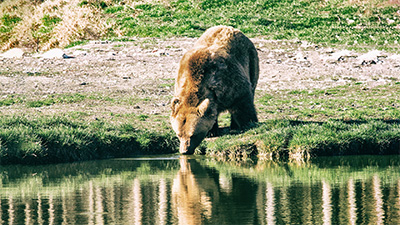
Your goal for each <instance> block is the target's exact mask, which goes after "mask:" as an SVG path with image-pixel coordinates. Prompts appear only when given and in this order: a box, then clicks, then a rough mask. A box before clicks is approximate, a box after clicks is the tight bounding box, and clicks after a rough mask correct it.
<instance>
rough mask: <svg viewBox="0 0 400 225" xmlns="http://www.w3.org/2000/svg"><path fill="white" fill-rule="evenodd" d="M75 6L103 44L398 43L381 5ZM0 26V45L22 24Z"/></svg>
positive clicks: (299, 0)
mask: <svg viewBox="0 0 400 225" xmlns="http://www.w3.org/2000/svg"><path fill="white" fill-rule="evenodd" d="M15 7H17V8H16V10H18V6H15ZM75 7H85V8H89V9H92V12H93V14H96V16H99V18H100V19H99V20H97V21H96V22H97V23H99V24H109V25H110V26H109V28H107V30H106V31H104V32H101V33H99V34H98V35H99V37H98V38H103V39H104V38H116V39H118V38H120V39H127V40H129V37H162V38H165V37H177V36H188V37H199V36H200V35H201V34H202V33H203V32H204V30H206V29H207V28H210V27H212V26H215V25H229V26H233V27H235V28H238V29H240V30H242V31H243V32H244V33H245V34H246V35H248V36H250V37H263V38H265V39H275V40H282V39H286V40H293V39H295V40H302V41H309V42H313V43H316V44H322V45H329V46H336V45H340V46H343V45H344V46H346V47H347V48H352V49H365V48H369V49H371V48H375V49H386V50H390V51H398V50H399V47H398V43H399V42H400V35H399V29H398V27H399V26H400V20H399V17H398V15H397V12H398V10H399V9H400V6H399V5H398V4H396V3H390V2H388V1H383V0H375V1H355V2H354V1H348V0H335V1H316V0H283V1H276V0H244V1H239V0H223V1H216V0H188V1H182V0H171V1H146V3H139V4H129V3H127V2H126V1H122V0H115V1H81V3H80V4H78V5H76V6H75ZM54 10H57V8H56V9H54ZM61 20H62V19H61V18H59V17H56V16H51V15H50V14H45V15H44V16H43V18H42V20H41V24H40V27H38V29H36V31H37V32H33V33H32V35H33V36H35V38H39V41H40V42H41V43H46V41H48V40H50V39H51V35H53V34H51V31H52V30H53V28H54V27H55V26H57V25H58V24H59V23H60V21H61ZM0 21H1V23H0V37H1V40H0V41H7V40H8V38H10V36H12V35H13V28H14V27H15V26H16V25H17V24H18V23H21V22H23V21H21V18H20V17H18V16H16V15H14V14H7V13H5V14H4V15H3V17H2V18H1V20H0ZM89 31H90V29H89V27H88V28H87V29H83V30H82V31H80V33H79V35H75V36H74V37H73V38H71V40H70V43H71V44H69V45H68V44H67V45H68V47H70V46H71V45H76V44H79V43H81V42H82V41H86V40H85V39H84V38H82V37H90V36H91V34H90V33H85V32H89ZM61 47H65V46H61Z"/></svg>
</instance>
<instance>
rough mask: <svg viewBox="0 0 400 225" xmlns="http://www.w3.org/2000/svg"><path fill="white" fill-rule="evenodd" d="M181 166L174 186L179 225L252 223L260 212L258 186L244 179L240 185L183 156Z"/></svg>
mask: <svg viewBox="0 0 400 225" xmlns="http://www.w3.org/2000/svg"><path fill="white" fill-rule="evenodd" d="M180 166H181V168H180V170H179V172H178V174H177V176H176V178H175V179H174V181H173V187H172V200H173V201H172V204H173V209H174V210H176V212H174V214H175V215H177V219H178V221H179V224H204V223H206V224H237V223H238V221H240V220H241V219H244V220H245V221H249V219H250V220H252V218H253V217H254V215H255V214H256V211H257V209H256V208H255V206H256V199H255V194H254V193H256V192H257V188H256V187H255V186H254V184H253V185H252V184H251V182H249V181H247V182H245V181H243V180H241V182H238V183H237V184H239V183H240V185H237V184H235V183H234V181H233V180H232V179H230V178H226V177H224V176H222V175H220V174H218V173H217V172H216V171H214V170H213V169H211V168H208V167H204V166H202V165H201V164H200V163H199V162H198V161H196V160H195V159H191V158H188V157H187V156H181V157H180ZM243 182H244V183H245V184H244V185H243ZM240 193H241V194H240Z"/></svg>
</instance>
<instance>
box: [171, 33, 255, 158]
mask: <svg viewBox="0 0 400 225" xmlns="http://www.w3.org/2000/svg"><path fill="white" fill-rule="evenodd" d="M258 73H259V65H258V55H257V50H256V48H255V47H254V45H253V43H252V42H251V41H250V40H249V39H248V38H247V37H246V36H245V35H244V34H243V33H242V32H241V31H239V30H237V29H234V28H232V27H228V26H216V27H212V28H210V29H208V30H206V31H205V33H204V34H203V35H202V36H201V37H200V38H199V39H198V40H197V41H196V42H195V44H194V47H193V48H192V49H191V50H189V51H188V52H186V53H185V54H184V56H183V57H182V59H181V61H180V65H179V71H178V76H177V78H176V81H175V94H174V97H173V99H172V101H171V110H172V113H171V124H172V128H173V130H174V131H175V132H176V134H177V136H178V138H179V141H180V147H179V151H180V153H182V154H193V153H194V150H195V148H196V147H197V146H198V145H199V144H200V143H201V141H202V140H203V139H204V138H205V137H206V135H207V133H208V132H210V133H211V135H215V134H216V132H217V131H218V121H217V120H218V115H219V113H220V112H223V111H226V110H228V112H229V113H230V114H231V125H230V128H231V129H235V130H236V129H241V128H243V127H245V126H247V125H249V124H250V123H252V122H257V114H256V109H255V107H254V91H255V89H256V85H257V80H258Z"/></svg>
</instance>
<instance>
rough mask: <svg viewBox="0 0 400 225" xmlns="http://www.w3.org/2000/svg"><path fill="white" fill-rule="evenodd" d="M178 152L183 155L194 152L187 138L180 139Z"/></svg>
mask: <svg viewBox="0 0 400 225" xmlns="http://www.w3.org/2000/svg"><path fill="white" fill-rule="evenodd" d="M180 142H181V143H180V146H179V152H180V153H181V154H184V155H191V154H193V153H194V149H195V147H193V146H192V145H191V144H190V139H189V140H180Z"/></svg>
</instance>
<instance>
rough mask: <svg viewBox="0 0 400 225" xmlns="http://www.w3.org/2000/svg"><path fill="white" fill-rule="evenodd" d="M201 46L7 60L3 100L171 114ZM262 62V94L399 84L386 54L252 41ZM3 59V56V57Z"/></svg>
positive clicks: (134, 44)
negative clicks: (79, 96)
mask: <svg viewBox="0 0 400 225" xmlns="http://www.w3.org/2000/svg"><path fill="white" fill-rule="evenodd" d="M194 41H195V39H188V38H182V39H174V40H158V39H138V40H133V41H129V42H107V41H91V42H89V43H87V44H85V45H79V46H75V47H73V48H69V49H64V50H62V51H63V53H64V54H65V55H64V57H61V56H60V55H55V56H54V57H52V56H48V55H45V54H42V55H41V54H30V53H25V54H24V56H23V57H22V58H7V57H0V100H1V99H2V98H3V99H4V98H7V97H9V96H10V95H17V96H18V95H20V96H25V97H26V98H32V99H35V98H44V97H46V96H47V95H51V94H62V93H101V94H104V95H105V96H136V97H138V98H148V99H151V101H150V103H149V104H139V103H138V105H134V104H133V105H123V106H118V104H113V105H112V106H109V107H108V106H105V105H99V106H98V107H97V108H96V107H91V108H90V110H94V111H96V110H99V111H109V112H117V113H129V112H138V113H150V114H162V115H168V114H169V99H170V97H171V96H172V95H173V84H174V78H175V75H176V73H177V69H178V65H179V60H180V58H181V57H182V55H183V54H184V53H185V52H186V51H187V50H188V49H190V48H191V46H192V45H193V43H194ZM252 41H253V42H254V43H255V45H256V47H257V49H258V54H259V58H260V79H259V83H258V86H257V90H258V93H260V92H268V91H273V90H287V89H296V90H302V89H310V90H311V89H313V88H322V89H324V88H329V87H334V86H338V85H344V84H346V83H355V82H361V83H363V85H365V86H366V87H373V86H377V85H383V84H386V83H393V82H396V81H400V56H399V55H396V54H392V53H385V52H381V51H370V52H368V53H360V52H354V51H347V50H338V49H332V48H323V47H320V46H317V45H312V44H308V43H306V42H297V41H270V40H263V39H252ZM3 56H4V55H3ZM86 107H87V105H85V102H80V103H77V104H73V105H69V106H68V107H65V106H59V105H58V106H57V105H54V106H51V107H40V108H27V107H23V106H21V105H18V104H14V105H11V106H1V105H0V113H1V114H12V113H15V112H19V113H23V112H24V111H32V112H36V111H37V112H42V113H43V112H44V113H46V112H47V113H49V114H53V113H58V112H59V111H85V110H87V108H86Z"/></svg>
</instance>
